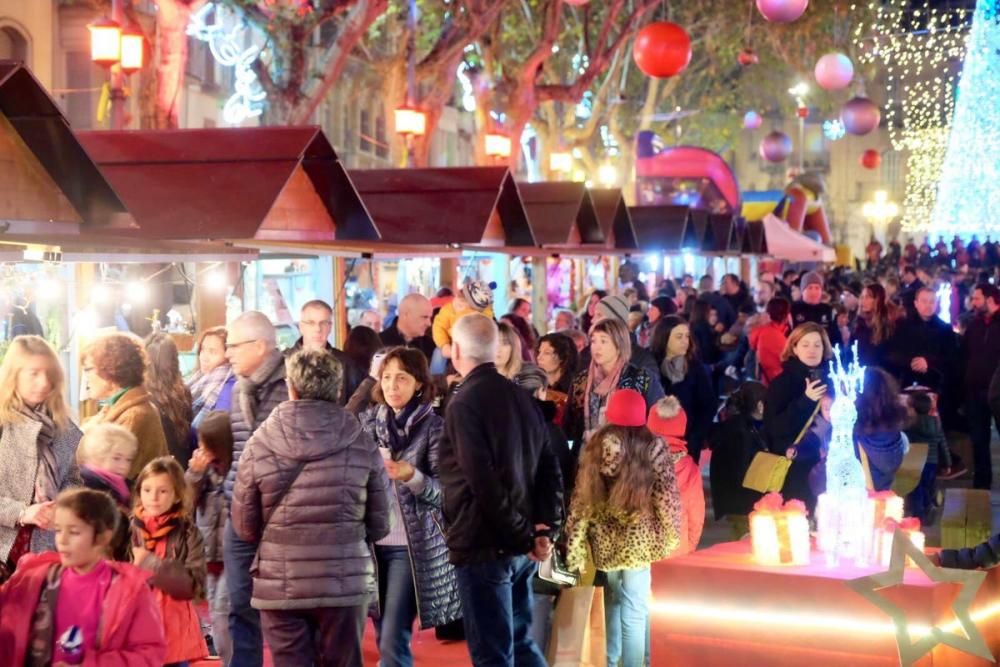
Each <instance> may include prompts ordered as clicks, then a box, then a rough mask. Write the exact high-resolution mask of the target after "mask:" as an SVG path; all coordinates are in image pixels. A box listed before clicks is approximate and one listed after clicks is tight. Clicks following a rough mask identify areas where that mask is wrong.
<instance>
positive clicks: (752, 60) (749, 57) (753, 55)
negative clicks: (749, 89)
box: [736, 46, 760, 67]
mask: <svg viewBox="0 0 1000 667" xmlns="http://www.w3.org/2000/svg"><path fill="white" fill-rule="evenodd" d="M736 60H737V61H738V62H739V63H740V65H742V66H743V67H750V66H751V65H756V64H757V63H759V62H760V58H758V57H757V52H756V51H754V50H753V49H751V48H750V47H749V46H748V47H747V48H745V49H743V50H742V51H740V55H738V56H736Z"/></svg>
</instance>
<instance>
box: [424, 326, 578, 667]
mask: <svg viewBox="0 0 1000 667" xmlns="http://www.w3.org/2000/svg"><path fill="white" fill-rule="evenodd" d="M451 335H452V341H453V343H452V353H453V354H452V362H453V363H454V364H455V369H456V370H457V371H458V372H459V374H461V375H462V378H463V379H462V383H461V384H460V385H459V387H458V388H457V390H456V391H455V394H454V395H453V396H452V398H451V401H450V402H449V404H448V408H447V411H446V413H445V430H444V437H443V438H442V440H441V445H440V458H439V470H440V479H441V489H442V491H443V492H444V515H445V521H446V522H447V531H446V532H447V542H448V551H449V557H450V559H451V562H452V563H454V564H455V565H456V572H457V574H458V588H459V595H460V597H461V600H462V610H463V613H464V622H465V631H466V637H467V638H468V647H469V654H470V656H471V658H472V664H473V665H477V666H479V665H484V666H485V665H489V666H493V665H513V664H517V665H519V666H520V665H524V666H527V667H536V666H537V667H544V665H545V664H546V663H545V658H544V657H543V656H542V653H541V651H540V650H539V648H538V646H537V645H536V644H535V642H534V641H533V640H532V639H531V634H530V627H531V583H532V578H533V577H534V575H535V571H536V569H537V566H536V562H539V561H543V560H545V559H546V558H548V557H549V556H550V555H551V553H552V535H553V533H554V532H555V531H557V530H558V529H559V527H560V526H561V524H562V520H563V505H562V476H561V474H560V472H559V463H558V460H557V459H556V456H555V454H554V453H553V451H552V449H551V447H550V446H549V444H548V433H547V430H546V426H545V423H544V420H543V418H542V415H541V412H540V411H539V409H538V406H537V405H536V404H535V402H534V400H533V399H532V398H531V397H530V396H529V395H528V394H527V392H525V391H522V390H521V389H518V388H517V387H516V386H515V385H514V384H513V383H511V382H510V381H509V380H507V379H506V378H504V377H503V376H502V375H500V374H499V373H498V372H497V369H496V366H495V365H494V364H493V359H494V358H495V355H496V348H497V339H498V332H497V327H496V324H495V323H494V322H493V321H492V320H491V319H489V318H487V317H485V316H483V315H466V316H465V317H463V318H461V319H459V320H458V321H457V322H456V323H455V326H454V327H453V328H452V332H451Z"/></svg>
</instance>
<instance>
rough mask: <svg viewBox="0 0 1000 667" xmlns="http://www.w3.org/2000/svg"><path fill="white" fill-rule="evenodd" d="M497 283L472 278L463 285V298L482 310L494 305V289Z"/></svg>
mask: <svg viewBox="0 0 1000 667" xmlns="http://www.w3.org/2000/svg"><path fill="white" fill-rule="evenodd" d="M495 287H496V283H488V284H487V283H484V282H483V281H482V280H472V281H470V282H468V283H467V284H465V285H463V286H462V298H464V299H465V301H466V303H468V304H469V305H470V306H472V307H473V308H475V309H476V310H478V311H479V312H482V311H484V310H486V309H487V308H489V307H490V306H492V305H493V289H494V288H495Z"/></svg>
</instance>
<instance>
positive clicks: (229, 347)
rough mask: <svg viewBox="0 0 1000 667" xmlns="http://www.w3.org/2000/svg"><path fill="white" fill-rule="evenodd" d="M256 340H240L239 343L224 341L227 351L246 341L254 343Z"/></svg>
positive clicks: (244, 343)
mask: <svg viewBox="0 0 1000 667" xmlns="http://www.w3.org/2000/svg"><path fill="white" fill-rule="evenodd" d="M256 342H257V339H256V338H252V339H250V340H244V341H240V342H239V343H226V351H227V352H228V351H229V350H235V349H236V348H238V347H240V346H241V345H246V344H247V343H256Z"/></svg>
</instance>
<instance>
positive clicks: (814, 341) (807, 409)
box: [764, 322, 833, 511]
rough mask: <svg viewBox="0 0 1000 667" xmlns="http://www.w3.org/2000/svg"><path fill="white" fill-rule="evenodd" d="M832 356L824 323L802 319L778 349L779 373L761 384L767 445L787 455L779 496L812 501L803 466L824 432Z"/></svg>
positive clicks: (816, 456)
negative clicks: (788, 461) (765, 384)
mask: <svg viewBox="0 0 1000 667" xmlns="http://www.w3.org/2000/svg"><path fill="white" fill-rule="evenodd" d="M832 356H833V349H832V348H831V346H830V339H829V337H828V336H827V334H826V329H824V328H823V327H821V326H820V325H818V324H816V323H815V322H805V323H804V324H800V325H799V326H797V327H795V329H793V330H792V333H791V334H790V335H789V336H788V342H787V343H786V344H785V350H784V351H783V352H782V353H781V361H782V371H781V374H780V375H779V376H778V377H776V378H774V379H773V380H772V381H771V384H770V385H768V387H767V400H765V401H764V433H765V436H766V438H767V441H768V448H769V449H770V450H771V451H772V452H773V453H775V454H783V455H785V456H787V457H788V458H789V459H791V460H792V467H791V469H789V471H788V475H787V476H786V477H785V486H784V488H783V489H782V494H783V495H784V496H785V498H796V499H798V500H802V501H804V502H805V503H806V504H807V505H808V506H809V508H810V511H811V510H812V508H813V507H814V506H815V503H816V496H815V494H814V493H813V491H812V489H811V488H810V487H809V472H810V471H811V470H812V468H813V466H815V465H816V464H817V463H819V461H820V447H821V445H822V443H824V442H826V441H827V438H828V437H829V435H830V422H829V420H828V418H827V417H826V416H825V414H824V413H825V412H827V413H828V411H827V410H824V409H823V408H824V406H827V407H828V406H829V404H830V400H831V399H830V396H829V395H828V393H829V392H828V391H827V367H826V362H827V361H828V360H829V359H830V358H831V357H832Z"/></svg>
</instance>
